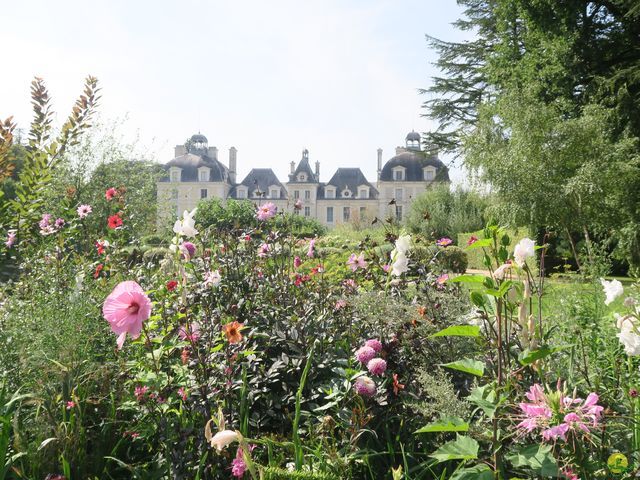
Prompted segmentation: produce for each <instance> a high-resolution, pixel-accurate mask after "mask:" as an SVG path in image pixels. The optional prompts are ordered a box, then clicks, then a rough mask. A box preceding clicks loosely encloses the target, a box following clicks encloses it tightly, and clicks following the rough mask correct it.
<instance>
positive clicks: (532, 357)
mask: <svg viewBox="0 0 640 480" xmlns="http://www.w3.org/2000/svg"><path fill="white" fill-rule="evenodd" d="M572 346H573V345H560V346H557V347H549V346H548V345H543V346H541V347H540V348H538V349H536V350H529V349H528V348H527V349H525V350H523V351H522V352H521V353H520V355H518V361H519V362H520V364H521V365H531V364H532V363H534V362H536V361H538V360H540V359H543V358H545V357H548V356H549V355H552V354H554V353H556V352H559V351H560V350H565V349H567V348H571V347H572Z"/></svg>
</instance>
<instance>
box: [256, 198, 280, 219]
mask: <svg viewBox="0 0 640 480" xmlns="http://www.w3.org/2000/svg"><path fill="white" fill-rule="evenodd" d="M277 210H278V208H277V207H276V206H275V205H274V204H273V203H271V202H268V203H265V204H263V205H260V206H259V207H258V213H257V214H256V218H257V219H258V220H260V221H261V222H263V221H265V220H269V219H270V218H271V217H273V216H274V215H275V214H276V211H277Z"/></svg>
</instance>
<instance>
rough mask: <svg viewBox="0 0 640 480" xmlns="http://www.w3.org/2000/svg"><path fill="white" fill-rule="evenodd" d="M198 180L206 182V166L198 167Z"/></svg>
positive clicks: (207, 174) (207, 170) (207, 175)
mask: <svg viewBox="0 0 640 480" xmlns="http://www.w3.org/2000/svg"><path fill="white" fill-rule="evenodd" d="M198 180H199V181H200V182H208V181H209V169H208V168H207V167H200V168H199V169H198Z"/></svg>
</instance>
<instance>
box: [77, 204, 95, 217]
mask: <svg viewBox="0 0 640 480" xmlns="http://www.w3.org/2000/svg"><path fill="white" fill-rule="evenodd" d="M76 212H78V217H80V218H84V217H86V216H87V215H89V214H90V213H91V212H92V210H91V205H80V206H79V207H78V209H77V210H76Z"/></svg>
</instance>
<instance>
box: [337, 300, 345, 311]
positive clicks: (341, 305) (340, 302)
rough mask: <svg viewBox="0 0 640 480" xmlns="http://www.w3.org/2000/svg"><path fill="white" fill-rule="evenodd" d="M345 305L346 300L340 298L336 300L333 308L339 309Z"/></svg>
mask: <svg viewBox="0 0 640 480" xmlns="http://www.w3.org/2000/svg"><path fill="white" fill-rule="evenodd" d="M346 306H347V301H346V300H344V299H342V298H341V299H340V300H337V301H336V305H335V309H336V310H341V309H343V308H344V307H346Z"/></svg>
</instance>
